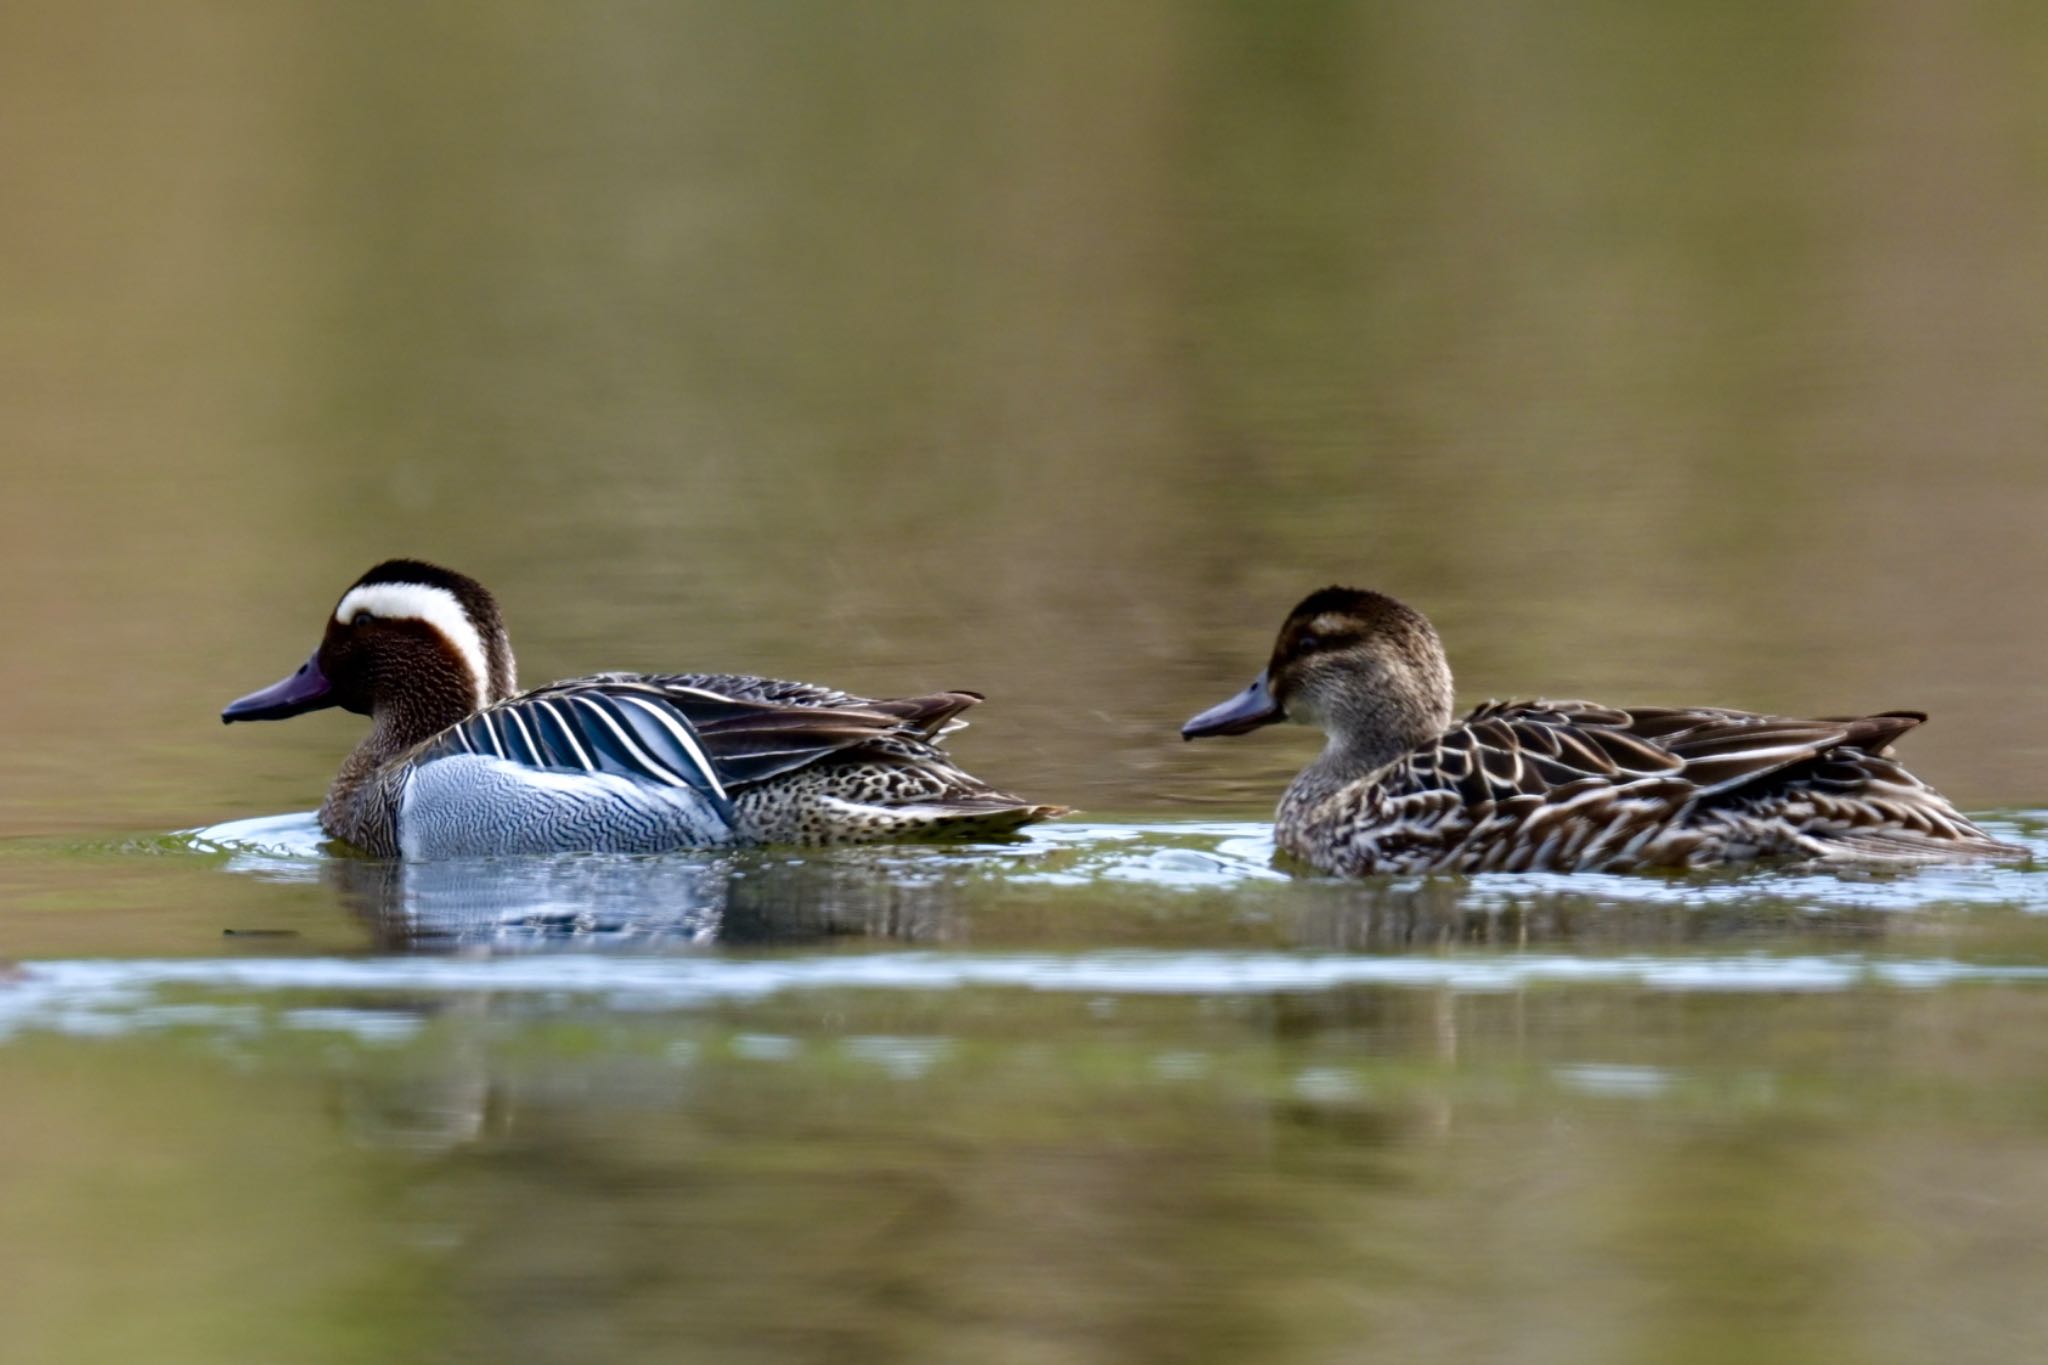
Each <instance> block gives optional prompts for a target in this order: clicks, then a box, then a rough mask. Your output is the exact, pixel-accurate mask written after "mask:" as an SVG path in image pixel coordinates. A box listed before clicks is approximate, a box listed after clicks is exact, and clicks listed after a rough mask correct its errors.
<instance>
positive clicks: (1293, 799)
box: [1280, 735, 1412, 817]
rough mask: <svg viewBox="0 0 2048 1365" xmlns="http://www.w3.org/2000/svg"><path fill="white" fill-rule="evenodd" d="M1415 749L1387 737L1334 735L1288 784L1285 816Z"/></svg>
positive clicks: (1375, 773) (1373, 774)
mask: <svg viewBox="0 0 2048 1365" xmlns="http://www.w3.org/2000/svg"><path fill="white" fill-rule="evenodd" d="M1411 749H1412V746H1410V745H1407V744H1402V743H1398V742H1390V741H1388V740H1386V739H1384V738H1378V739H1377V740H1369V739H1366V738H1362V737H1360V736H1357V735H1331V736H1330V739H1329V743H1327V744H1325V745H1324V746H1323V751H1322V752H1321V753H1320V754H1317V755H1316V757H1315V761H1314V762H1312V763H1310V764H1309V765H1308V766H1307V767H1306V768H1303V769H1302V770H1301V773H1300V775H1298V776H1297V777H1296V778H1295V779H1294V781H1292V782H1290V783H1289V784H1288V786H1287V794H1286V795H1285V796H1283V797H1282V798H1281V799H1280V809H1281V813H1282V815H1283V817H1284V816H1285V815H1286V814H1287V813H1288V812H1289V811H1296V812H1306V811H1309V810H1313V809H1315V808H1316V807H1317V806H1320V805H1321V804H1322V803H1323V802H1325V801H1327V800H1329V799H1330V798H1331V797H1332V796H1335V795H1336V794H1337V793H1338V792H1340V791H1342V790H1343V789H1344V788H1346V787H1348V786H1350V785H1351V784H1352V783H1354V782H1363V781H1367V780H1369V779H1371V778H1373V777H1376V776H1378V775H1379V774H1380V773H1382V772H1384V771H1385V770H1386V769H1387V767H1388V766H1389V765H1391V764H1392V763H1394V762H1395V761H1396V760H1398V759H1400V758H1401V757H1402V756H1403V755H1405V754H1407V753H1409V752H1410V751H1411Z"/></svg>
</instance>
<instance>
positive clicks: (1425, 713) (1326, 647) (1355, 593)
mask: <svg viewBox="0 0 2048 1365" xmlns="http://www.w3.org/2000/svg"><path fill="white" fill-rule="evenodd" d="M1451 704H1452V691H1451V666H1450V664H1449V662H1448V661H1447V660H1446V659H1445V658H1444V647H1443V642H1442V641H1441V640H1439V639H1438V638H1437V633H1436V628H1435V627H1433V626H1431V625H1430V624H1429V621H1428V618H1426V617H1424V616H1423V614H1422V613H1421V612H1419V611H1415V610H1414V609H1412V608H1410V607H1406V606H1403V605H1402V604H1401V603H1399V602H1396V601H1395V600H1394V599H1393V598H1391V597H1388V596H1386V595H1385V594H1383V593H1377V592H1365V591H1362V590H1360V589H1357V588H1324V589H1322V590H1321V591H1320V592H1314V593H1310V594H1309V595H1308V596H1307V597H1305V598H1303V599H1302V601H1301V605H1299V606H1297V607H1296V608H1295V609H1294V610H1293V611H1292V612H1289V613H1288V616H1287V622H1286V624H1285V625H1283V626H1281V627H1280V636H1279V638H1278V639H1277V640H1276V641H1275V642H1274V644H1273V657H1272V658H1271V659H1270V660H1269V661H1268V662H1267V664H1266V670H1265V672H1263V673H1261V674H1259V676H1258V677H1257V678H1255V679H1253V680H1252V684H1251V686H1250V687H1247V688H1246V689H1245V690H1244V691H1242V692H1240V693H1238V694H1237V695H1236V696H1234V697H1232V698H1231V699H1230V700H1229V701H1226V702H1223V703H1221V704H1220V705H1217V706H1212V707H1210V708H1209V709H1208V710H1206V711H1204V712H1202V713H1201V714H1200V715H1198V716H1196V717H1195V718H1194V719H1192V720H1190V721H1189V722H1188V723H1187V724H1186V725H1183V726H1182V727H1181V730H1180V732H1181V735H1182V737H1183V738H1186V739H1201V738H1204V737H1206V736H1209V735H1241V734H1244V733H1245V732H1246V731H1248V730H1256V729H1258V728H1259V727H1260V726H1262V725H1271V724H1274V723H1275V722H1277V721H1283V720H1286V721H1293V722H1295V723H1297V724H1302V725H1317V726H1320V727H1322V729H1324V730H1325V731H1327V732H1328V733H1329V734H1330V736H1331V737H1332V738H1333V739H1338V740H1362V741H1366V742H1368V743H1369V745H1370V747H1372V748H1373V749H1375V750H1378V749H1381V748H1388V749H1391V750H1393V751H1395V752H1398V751H1400V750H1404V749H1408V748H1413V747H1414V746H1415V745H1418V744H1422V743H1425V742H1427V741H1428V740H1431V739H1434V738H1435V737H1437V736H1438V735H1441V734H1442V733H1443V732H1444V730H1445V729H1447V728H1448V727H1449V725H1450V723H1451Z"/></svg>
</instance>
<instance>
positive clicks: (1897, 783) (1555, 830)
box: [1181, 587, 2028, 877]
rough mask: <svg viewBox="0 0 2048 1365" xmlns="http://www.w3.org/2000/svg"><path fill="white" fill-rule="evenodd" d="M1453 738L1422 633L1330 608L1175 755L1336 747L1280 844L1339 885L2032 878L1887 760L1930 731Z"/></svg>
mask: <svg viewBox="0 0 2048 1365" xmlns="http://www.w3.org/2000/svg"><path fill="white" fill-rule="evenodd" d="M1454 717H1455V710H1454V705H1453V693H1452V687H1451V668H1450V663H1449V660H1448V658H1447V656H1446V654H1445V651H1444V646H1443V641H1442V640H1441V639H1440V638H1439V637H1438V635H1437V632H1436V629H1435V627H1433V626H1432V625H1431V624H1430V623H1429V620H1428V618H1427V617H1425V616H1424V615H1423V614H1422V613H1421V612H1419V611H1416V610H1414V609H1413V608H1411V607H1409V606H1407V605H1405V604H1403V603H1401V602H1398V601H1396V600H1395V599H1394V598H1392V597H1388V596H1386V595H1385V594H1382V593H1378V592H1371V591H1366V590H1362V589H1357V588H1345V587H1328V588H1324V589H1321V590H1320V591H1317V592H1314V593H1311V594H1309V595H1308V596H1307V597H1305V598H1304V599H1302V601H1301V603H1300V604H1299V605H1298V606H1296V607H1295V608H1294V610H1293V611H1291V612H1290V613H1288V616H1287V619H1286V621H1285V623H1284V624H1283V625H1282V626H1281V628H1280V634H1279V636H1278V638H1277V640H1276V641H1275V643H1274V646H1273V652H1272V654H1271V656H1270V658H1269V660H1268V662H1267V665H1266V668H1265V670H1264V671H1263V672H1261V673H1260V674H1259V675H1258V677H1257V678H1256V679H1254V680H1253V682H1252V683H1251V685H1250V686H1249V687H1247V688H1245V689H1244V690H1243V691H1242V692H1240V693H1238V694H1237V695H1236V696H1234V697H1232V698H1230V699H1229V700H1228V701H1225V702H1222V703H1220V704H1218V705H1216V706H1212V707H1210V708H1209V709H1208V710H1206V711H1203V712H1202V713H1201V714H1199V715H1197V716H1195V717H1193V718H1192V719H1191V720H1189V721H1188V722H1187V723H1186V724H1185V725H1183V726H1182V727H1181V735H1182V736H1183V738H1186V739H1200V738H1204V737H1207V736H1214V735H1239V734H1244V733H1247V732H1249V731H1251V730H1256V729H1258V728H1260V727H1262V726H1266V725H1272V724H1275V723H1278V722H1281V721H1290V722H1294V723H1297V724H1305V725H1313V726H1318V727H1320V728H1321V729H1322V731H1323V732H1324V734H1325V736H1326V738H1327V743H1326V745H1325V747H1324V749H1323V751H1322V753H1321V754H1320V755H1319V756H1318V757H1317V758H1316V759H1315V760H1314V761H1313V762H1311V763H1310V764H1309V765H1308V767H1307V768H1306V769H1304V770H1303V771H1302V772H1301V774H1300V775H1299V776H1297V777H1296V778H1295V779H1294V780H1293V781H1292V782H1291V783H1290V784H1288V787H1287V790H1286V793H1285V794H1284V795H1283V796H1282V797H1281V799H1280V805H1279V809H1278V810H1277V811H1276V812H1275V814H1274V825H1273V834H1274V842H1275V844H1276V845H1277V847H1278V848H1279V850H1280V851H1281V852H1282V853H1284V854H1286V855H1290V856H1292V857H1294V858H1298V859H1300V860H1301V861H1303V862H1306V863H1307V864H1309V865H1310V866H1311V867H1313V868H1315V869H1317V870H1319V871H1321V872H1325V873H1330V874H1333V875H1337V876H1350V877H1356V876H1374V875H1381V874H1414V873H1471V872H1496V871H1499V872H1535V871H1546V872H1586V871H1602V872H1628V871H1641V870H1648V869H1679V868H1702V867H1714V866H1722V865H1729V864H1745V863H1755V862H1759V861H1765V860H1771V861H1784V862H1800V863H1866V864H1868V863H1876V864H1906V863H1926V862H1935V861H1942V860H1949V859H1974V858H2024V857H2026V856H2028V850H2026V849H2024V848H2020V847H2018V846H2015V845H2012V844H2007V843H2003V842H2001V841H1999V840H1997V839H1994V838H1992V837H1991V836H1990V835H1988V834H1986V833H1985V832H1984V831H1983V830H1982V829H1979V828H1978V827H1977V826H1976V825H1974V824H1972V823H1971V822H1970V821H1969V820H1968V819H1966V818H1964V817H1963V816H1962V815H1961V814H1960V813H1959V812H1958V811H1957V810H1956V808H1955V807H1954V806H1952V805H1951V804H1949V802H1948V800H1947V799H1946V798H1945V797H1943V796H1942V795H1941V794H1940V793H1939V792H1937V791H1935V790H1934V788H1932V787H1930V786H1929V785H1927V784H1926V783H1925V782H1923V781H1921V780H1920V779H1919V778H1917V777H1915V776H1913V775H1912V774H1911V773H1909V772H1907V771H1906V770H1905V768H1903V767H1902V766H1900V764H1899V763H1898V761H1897V760H1896V759H1895V758H1894V757H1893V756H1892V749H1891V744H1892V741H1893V740H1895V739H1897V738H1898V737H1899V736H1900V735H1902V734H1904V733H1905V732H1906V731H1908V730H1911V729H1913V728H1914V727H1915V726H1917V725H1919V724H1921V723H1922V722H1924V721H1925V720H1926V719H1927V717H1926V715H1925V714H1924V713H1923V712H1919V711H1886V712H1881V713H1878V714H1876V715H1866V716H1853V717H1827V718H1822V719H1817V720H1802V719H1794V718H1790V717H1785V716H1772V715H1762V714H1757V713H1753V712H1748V711H1735V710H1725V709H1721V708H1717V707H1672V706H1634V707H1619V706H1605V705H1601V704H1598V703H1595V702H1588V701H1549V700H1533V701H1489V702H1486V703H1485V704H1484V705H1481V706H1479V707H1478V708H1476V709H1475V710H1473V711H1472V712H1470V713H1469V714H1467V715H1465V716H1464V717H1463V718H1461V719H1460V718H1454Z"/></svg>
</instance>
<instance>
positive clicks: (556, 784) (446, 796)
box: [221, 559, 1063, 858]
mask: <svg viewBox="0 0 2048 1365" xmlns="http://www.w3.org/2000/svg"><path fill="white" fill-rule="evenodd" d="M980 700H981V697H980V696H979V695H978V694H976V693H973V692H937V693H934V694H932V695H930V696H925V697H900V698H895V699H891V700H886V701H871V700H869V699H867V698H864V697H856V696H852V695H850V694H848V693H845V692H838V691H834V690H832V689H830V688H825V687H814V686H812V685H810V684H808V683H798V682H779V681H776V680H774V679H770V678H752V677H742V676H737V675H733V674H699V673H681V674H667V673H664V674H636V673H600V674H597V675H596V676H594V677H588V678H577V679H574V680H572V681H569V682H558V683H551V684H549V685H548V686H546V687H542V688H539V689H536V690H535V691H532V692H525V693H521V692H519V691H518V685H517V683H516V682H515V681H514V674H513V663H512V647H511V645H510V643H509V642H508V641H507V639H506V636H505V626H504V622H503V620H502V618H500V616H499V615H498V605H497V603H496V602H495V601H494V600H492V597H491V595H490V593H488V592H486V591H485V590H484V588H483V586H482V585H481V584H479V583H478V582H476V580H474V579H471V578H465V577H464V576H463V575H461V574H459V573H452V572H450V571H449V570H447V569H443V568H438V567H436V566H435V565H432V564H422V563H419V562H418V561H415V560H406V559H394V560H391V561H389V562H388V563H384V564H379V565H378V566H377V567H376V568H374V569H372V570H370V571H369V572H368V573H366V574H364V575H363V576H362V577H361V578H359V579H357V580H356V582H355V583H354V585H353V586H351V587H350V588H349V590H348V591H347V592H345V593H343V594H342V597H341V601H340V603H339V604H338V605H337V606H336V607H335V609H334V612H333V614H332V615H330V616H329V617H328V619H327V627H326V633H325V635H324V636H323V638H322V639H321V642H320V648H319V649H317V650H316V651H314V653H313V657H312V658H310V659H308V660H307V661H306V662H305V663H304V664H303V665H301V666H300V668H299V670H298V672H296V673H294V674H292V675H291V676H290V677H288V678H286V679H284V680H283V681H282V682H279V683H276V684H274V685H272V686H270V687H266V688H264V689H263V690H262V691H260V692H253V693H251V694H250V695H248V696H246V697H243V698H242V699H241V700H239V701H237V702H234V703H232V704H231V705H229V706H228V708H227V709H226V710H225V711H223V712H221V719H222V720H223V721H237V720H280V719H283V718H284V717H286V716H296V715H299V714H301V713H303V712H306V711H317V710H319V709H321V708H323V707H328V706H339V707H341V708H343V709H344V710H348V711H354V712H356V713H357V714H359V715H366V716H368V717H370V733H369V734H368V735H367V736H365V737H364V739H363V741H362V743H360V744H358V745H357V746H356V749H355V752H354V753H351V754H350V755H349V756H348V759H347V760H346V761H345V762H344V763H343V764H342V765H341V772H340V774H339V775H338V776H336V778H335V779H334V786H333V788H332V789H331V790H330V791H329V792H328V793H327V800H326V802H325V803H324V804H323V805H322V806H321V807H320V827H321V828H322V829H324V830H326V831H327V833H328V834H329V835H331V836H332V837H334V838H336V839H339V840H341V841H342V842H344V843H348V844H353V845H354V846H355V847H356V848H358V849H361V850H362V851H364V852H366V853H371V854H375V855H378V856H381V857H394V856H403V857H408V858H433V857H455V856H464V855H471V854H500V853H553V852H569V851H610V852H631V853H644V852H657V851H660V850H664V849H674V848H694V847H704V846H711V845H725V844H760V843H793V844H827V843H854V842H881V841H888V840H900V839H929V838H947V837H965V836H979V835H988V834H1000V833H1004V832H1007V831H1009V830H1013V829H1016V828H1017V827H1018V826H1020V825H1026V824H1030V823H1031V822H1032V821H1035V820H1044V819H1048V818H1050V817H1052V816H1055V815H1059V814H1062V813H1063V812H1062V811H1061V809H1060V808H1059V807H1057V806H1040V805H1034V804H1032V803H1031V802H1029V801H1025V800H1023V799H1021V798H1019V797H1015V796H1011V795H1008V794H1007V793H1004V792H1000V791H997V790H996V789H994V788H993V787H990V786H988V785H987V784H985V783H983V782H981V781H980V780H978V779H976V778H974V777H971V776H969V775H968V774H967V773H964V772H962V771H961V770H960V769H959V768H956V767H954V766H953V764H952V762H951V761H950V760H949V759H948V758H947V756H946V754H945V752H944V751H943V750H942V749H940V747H939V741H940V737H941V736H943V735H945V734H946V733H948V732H949V731H952V730H955V729H958V728H959V727H960V726H961V725H963V724H964V723H965V722H963V721H959V720H956V719H955V717H957V716H958V715H959V714H960V713H961V712H962V711H964V710H966V709H967V708H968V707H970V706H972V705H974V704H975V703H976V702H978V701H980Z"/></svg>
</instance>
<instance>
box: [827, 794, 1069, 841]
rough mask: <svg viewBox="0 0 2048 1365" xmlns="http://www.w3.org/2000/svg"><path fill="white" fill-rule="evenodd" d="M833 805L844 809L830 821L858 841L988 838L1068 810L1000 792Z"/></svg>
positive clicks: (850, 837) (1054, 816)
mask: <svg viewBox="0 0 2048 1365" xmlns="http://www.w3.org/2000/svg"><path fill="white" fill-rule="evenodd" d="M835 804H841V805H843V807H844V810H843V813H842V817H841V820H839V821H836V822H834V824H835V825H837V826H838V827H839V828H841V829H843V830H844V835H843V837H844V839H845V841H846V842H862V843H866V842H888V843H897V842H911V841H918V840H926V839H933V840H938V839H986V838H992V837H995V836H999V835H1004V834H1013V833H1015V832H1016V831H1018V830H1020V829H1022V828H1023V827H1024V826H1026V825H1035V824H1037V823H1038V822H1039V821H1041V820H1053V819H1057V818H1058V817H1060V816H1062V815H1065V814H1067V813H1068V810H1067V807H1065V806H1041V805H1034V804H1032V803H1030V802H1028V801H1025V800H1023V799H1021V798H1019V797H1015V796H1009V795H1005V794H1004V793H1001V792H990V793H988V794H987V795H984V796H961V797H950V798H946V799H942V800H936V801H918V802H912V803H907V804H904V805H900V806H895V805H887V806H885V805H866V804H860V803H855V802H851V801H848V802H843V803H835Z"/></svg>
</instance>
